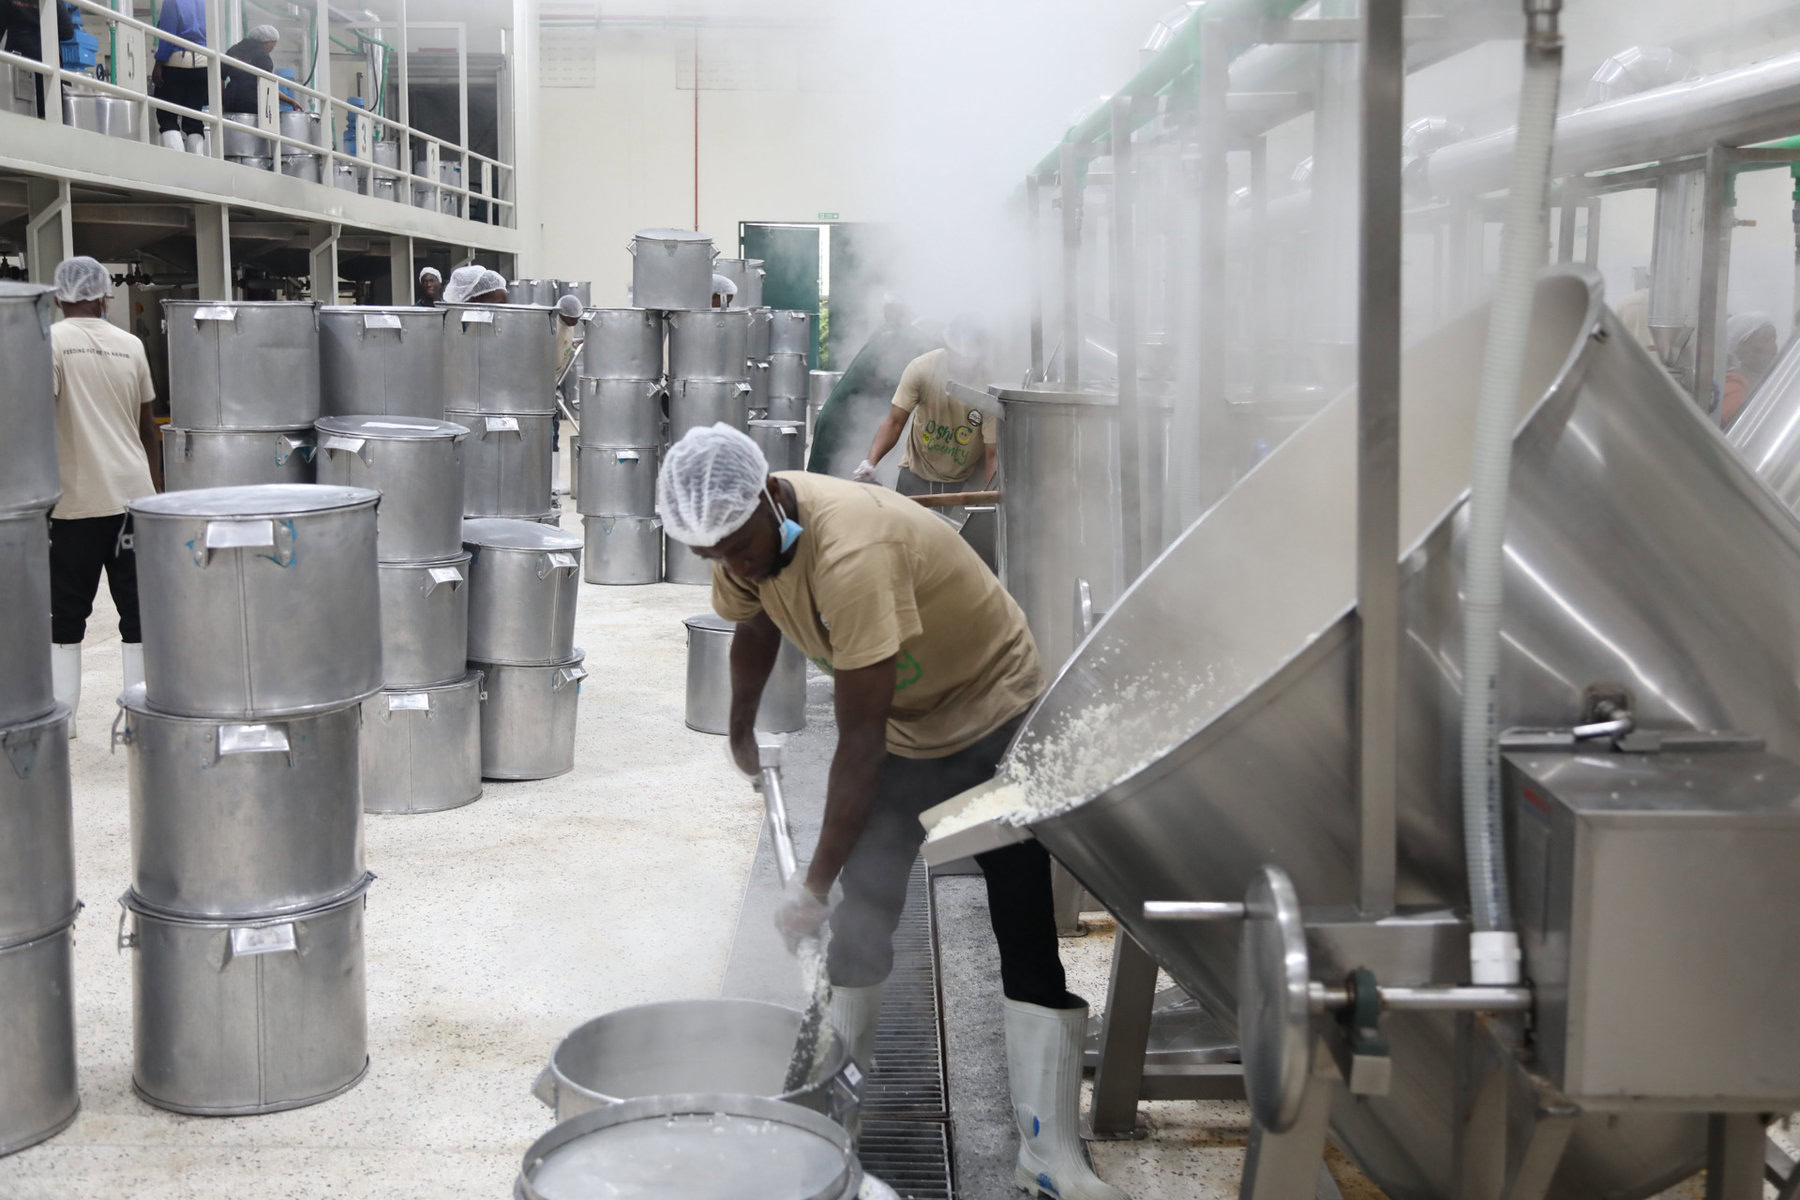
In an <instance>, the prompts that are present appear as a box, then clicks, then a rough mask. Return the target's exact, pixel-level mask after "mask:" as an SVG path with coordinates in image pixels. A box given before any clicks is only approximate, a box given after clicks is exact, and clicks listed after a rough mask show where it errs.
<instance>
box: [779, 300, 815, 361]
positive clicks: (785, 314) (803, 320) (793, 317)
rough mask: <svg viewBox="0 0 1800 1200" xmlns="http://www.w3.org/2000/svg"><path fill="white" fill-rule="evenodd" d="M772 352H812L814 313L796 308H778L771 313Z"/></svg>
mask: <svg viewBox="0 0 1800 1200" xmlns="http://www.w3.org/2000/svg"><path fill="white" fill-rule="evenodd" d="M769 320H770V328H769V353H770V354H811V353H812V314H811V313H809V312H802V311H800V310H799V309H795V308H778V309H776V310H775V311H774V312H773V313H772V314H771V315H770V318H769Z"/></svg>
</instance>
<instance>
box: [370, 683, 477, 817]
mask: <svg viewBox="0 0 1800 1200" xmlns="http://www.w3.org/2000/svg"><path fill="white" fill-rule="evenodd" d="M482 696H483V690H482V674H481V672H480V671H471V672H469V673H468V674H467V675H464V676H463V677H462V678H461V679H459V680H457V681H456V682H455V683H447V684H444V685H443V686H441V687H434V688H417V689H414V690H411V691H389V692H378V693H377V694H375V695H373V696H370V697H369V698H368V699H367V700H364V701H363V706H362V707H363V727H362V795H363V811H364V812H372V813H426V812H441V811H443V810H444V809H447V808H461V807H462V806H463V805H465V804H472V803H474V802H475V801H476V800H479V799H481V701H482Z"/></svg>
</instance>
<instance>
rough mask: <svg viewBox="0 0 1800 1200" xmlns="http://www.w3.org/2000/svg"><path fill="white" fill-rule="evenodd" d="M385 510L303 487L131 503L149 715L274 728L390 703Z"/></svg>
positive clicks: (351, 493)
mask: <svg viewBox="0 0 1800 1200" xmlns="http://www.w3.org/2000/svg"><path fill="white" fill-rule="evenodd" d="M379 499H380V497H379V496H378V495H377V494H376V493H375V492H372V491H369V490H367V489H365V488H334V487H320V486H317V485H305V484H296V485H291V486H275V485H270V486H264V487H243V488H206V489H203V490H201V491H195V492H171V493H168V494H166V495H161V496H146V497H144V498H142V499H139V500H134V501H132V502H131V505H130V511H131V515H132V528H133V531H134V533H135V536H136V540H137V568H138V602H139V606H140V608H141V610H142V618H143V627H144V681H145V683H146V684H147V685H148V688H149V693H148V699H149V702H150V703H151V704H152V705H154V706H155V707H156V708H157V709H158V710H160V711H162V712H165V713H172V714H177V715H180V716H189V717H218V718H222V719H230V718H234V717H269V716H275V715H277V714H284V713H298V712H306V711H313V710H319V709H328V708H339V707H342V706H343V705H345V704H348V703H350V702H351V701H354V700H361V699H362V698H363V697H364V696H367V695H370V694H371V693H373V692H375V691H377V690H379V688H380V687H381V629H380V622H379V620H378V619H377V614H378V612H379V611H380V610H379V605H380V591H379V584H378V580H377V571H376V559H375V505H376V502H377V501H378V500H379Z"/></svg>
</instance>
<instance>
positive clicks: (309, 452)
mask: <svg viewBox="0 0 1800 1200" xmlns="http://www.w3.org/2000/svg"><path fill="white" fill-rule="evenodd" d="M275 444H276V445H277V446H285V447H287V449H286V450H284V451H281V452H279V453H277V454H276V455H275V465H276V466H278V467H281V466H286V465H287V460H288V459H290V458H292V457H294V455H296V454H298V455H299V456H300V461H302V462H311V461H312V460H313V452H314V451H315V450H316V449H317V447H316V446H314V445H313V444H312V443H311V442H309V441H306V440H304V438H303V437H295V436H293V435H292V434H286V433H284V434H282V435H281V436H280V437H278V438H276V439H275Z"/></svg>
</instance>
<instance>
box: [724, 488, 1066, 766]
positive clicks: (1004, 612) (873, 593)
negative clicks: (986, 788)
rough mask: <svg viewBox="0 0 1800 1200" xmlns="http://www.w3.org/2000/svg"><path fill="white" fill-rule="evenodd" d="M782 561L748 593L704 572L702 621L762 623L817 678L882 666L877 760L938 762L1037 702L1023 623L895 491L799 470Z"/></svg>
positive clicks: (1040, 682)
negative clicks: (888, 685) (816, 669)
mask: <svg viewBox="0 0 1800 1200" xmlns="http://www.w3.org/2000/svg"><path fill="white" fill-rule="evenodd" d="M777 478H779V479H781V480H783V481H785V482H786V483H787V484H789V485H790V486H791V487H792V488H793V489H794V496H795V499H796V500H797V501H798V502H799V503H798V507H799V511H798V512H797V513H792V514H790V515H791V516H793V518H794V519H795V520H797V521H799V522H800V524H801V525H802V526H804V527H805V532H804V533H802V534H801V535H800V540H799V542H797V543H796V545H795V554H794V560H793V561H792V562H791V563H789V564H788V565H787V566H786V567H784V568H782V570H781V572H780V573H779V574H777V575H776V576H775V577H774V578H773V579H769V580H766V581H764V582H762V583H760V584H750V583H745V582H744V581H742V580H740V579H738V578H736V577H735V576H733V575H732V574H731V573H730V572H728V571H726V570H725V568H724V567H723V566H721V565H719V564H717V563H715V564H714V565H713V609H714V610H715V611H716V612H717V613H718V614H719V615H720V616H721V617H724V618H725V619H726V620H728V621H748V620H750V619H751V618H752V617H754V616H755V615H756V614H757V613H758V612H766V613H768V614H769V619H770V620H772V621H774V622H775V625H776V628H778V629H780V630H781V632H782V633H783V634H784V635H785V636H786V637H787V639H788V640H789V641H791V642H793V643H794V645H796V646H798V647H799V648H800V651H801V653H803V654H805V655H806V656H807V657H808V658H810V659H812V660H813V661H814V662H816V663H818V664H819V666H820V667H822V668H824V669H825V670H827V671H832V672H836V671H840V670H844V671H852V670H856V669H857V668H859V667H866V666H869V665H871V664H873V663H878V662H880V661H882V660H883V659H886V658H896V660H897V669H896V673H895V680H894V705H893V708H892V709H891V710H890V712H889V714H888V730H887V743H888V749H889V750H890V751H892V752H893V753H895V754H898V755H902V756H903V757H906V758H942V757H944V756H945V755H948V754H954V753H956V752H957V751H958V750H961V749H964V748H966V747H968V746H971V745H973V744H974V743H976V742H978V741H980V740H981V739H982V738H983V737H984V736H986V735H987V734H989V733H992V732H993V731H994V730H995V729H998V728H999V727H1000V726H1001V725H1003V724H1005V723H1006V722H1007V721H1009V720H1011V719H1012V718H1013V717H1016V716H1018V715H1019V714H1020V713H1022V712H1024V711H1025V709H1026V708H1028V707H1030V705H1031V703H1032V701H1034V700H1036V699H1037V698H1038V696H1039V695H1040V694H1041V693H1042V692H1043V690H1044V672H1043V669H1042V668H1041V667H1040V666H1039V663H1038V653H1037V644H1036V643H1035V642H1033V641H1032V639H1031V631H1030V630H1029V629H1027V628H1026V626H1025V614H1024V613H1022V612H1020V611H1019V606H1018V605H1017V604H1015V603H1014V602H1013V598H1012V597H1011V596H1009V595H1007V594H1006V590H1005V589H1004V588H1002V587H1001V586H1000V581H999V580H997V579H995V578H994V573H993V572H992V571H990V570H988V569H987V567H986V566H985V565H984V564H983V563H982V561H981V559H980V558H978V557H977V556H976V554H975V551H973V550H972V549H970V548H969V544H968V543H967V542H965V541H963V540H962V538H961V537H960V536H959V535H958V534H957V532H956V530H955V529H953V528H951V526H950V524H949V523H948V522H946V521H945V520H943V518H941V517H938V516H936V515H934V514H932V513H931V512H929V511H928V510H926V509H924V508H922V507H920V506H919V505H917V504H915V503H913V502H912V501H911V500H908V499H907V498H906V497H904V496H901V495H899V494H898V493H896V492H891V491H888V490H887V489H886V488H880V487H875V486H873V485H871V484H862V483H852V482H850V481H849V480H846V479H834V478H832V477H830V476H827V475H810V474H807V473H806V472H804V471H783V472H781V473H780V474H779V475H778V476H777Z"/></svg>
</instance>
